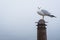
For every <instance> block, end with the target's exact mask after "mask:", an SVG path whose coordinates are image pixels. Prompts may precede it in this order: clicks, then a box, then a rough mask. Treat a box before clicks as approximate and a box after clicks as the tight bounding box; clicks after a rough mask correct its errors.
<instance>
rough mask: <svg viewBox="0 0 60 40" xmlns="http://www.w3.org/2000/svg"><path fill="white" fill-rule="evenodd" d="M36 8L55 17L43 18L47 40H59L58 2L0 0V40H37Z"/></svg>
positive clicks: (59, 10) (59, 9) (50, 0)
mask: <svg viewBox="0 0 60 40" xmlns="http://www.w3.org/2000/svg"><path fill="white" fill-rule="evenodd" d="M38 6H40V7H42V9H46V10H48V11H49V12H50V13H51V14H53V15H55V16H56V17H57V18H50V17H45V21H47V22H48V23H47V39H48V40H60V0H0V40H37V29H36V28H37V26H36V25H37V24H36V23H35V22H38V20H39V19H40V16H39V15H38V14H37V13H36V12H37V10H38V9H37V7H38Z"/></svg>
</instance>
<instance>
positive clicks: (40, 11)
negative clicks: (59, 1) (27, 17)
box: [37, 7, 55, 19]
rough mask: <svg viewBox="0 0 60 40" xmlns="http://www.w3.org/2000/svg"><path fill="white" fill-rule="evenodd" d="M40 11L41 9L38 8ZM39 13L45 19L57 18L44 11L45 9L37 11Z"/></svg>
mask: <svg viewBox="0 0 60 40" xmlns="http://www.w3.org/2000/svg"><path fill="white" fill-rule="evenodd" d="M38 9H40V8H39V7H38ZM37 13H38V14H39V15H41V16H42V18H43V19H44V16H49V17H55V16H54V15H51V14H50V13H49V12H48V11H47V10H44V9H42V10H39V11H37Z"/></svg>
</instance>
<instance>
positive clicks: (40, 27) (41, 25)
mask: <svg viewBox="0 0 60 40" xmlns="http://www.w3.org/2000/svg"><path fill="white" fill-rule="evenodd" d="M45 26H46V24H45V21H44V19H40V20H39V22H38V24H37V40H47V35H46V27H45Z"/></svg>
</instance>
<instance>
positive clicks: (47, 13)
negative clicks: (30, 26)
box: [41, 10, 50, 15]
mask: <svg viewBox="0 0 60 40" xmlns="http://www.w3.org/2000/svg"><path fill="white" fill-rule="evenodd" d="M41 11H42V12H43V13H44V14H45V15H50V13H49V12H48V11H47V10H41Z"/></svg>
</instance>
